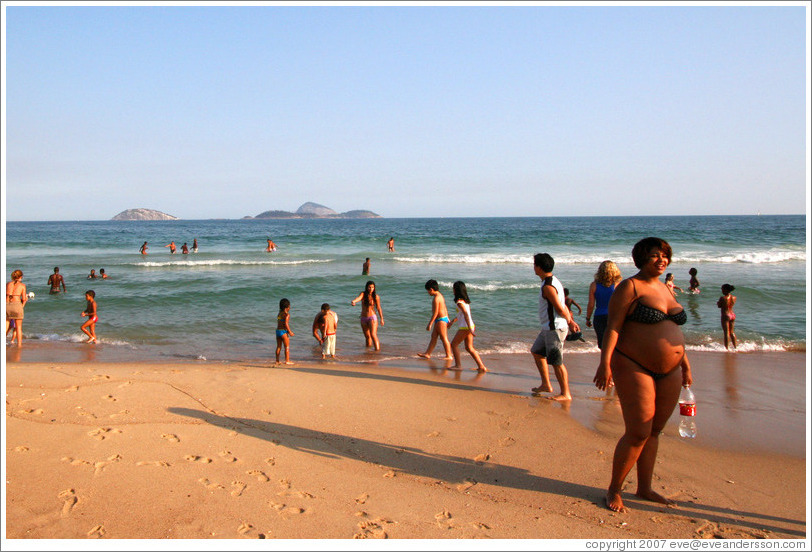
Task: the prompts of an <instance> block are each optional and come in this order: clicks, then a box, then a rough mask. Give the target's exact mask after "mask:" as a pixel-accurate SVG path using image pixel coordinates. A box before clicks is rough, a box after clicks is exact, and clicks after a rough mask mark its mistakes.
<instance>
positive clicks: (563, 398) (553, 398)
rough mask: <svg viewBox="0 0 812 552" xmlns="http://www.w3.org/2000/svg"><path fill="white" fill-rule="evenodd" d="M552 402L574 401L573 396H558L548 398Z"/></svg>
mask: <svg viewBox="0 0 812 552" xmlns="http://www.w3.org/2000/svg"><path fill="white" fill-rule="evenodd" d="M547 398H548V399H550V400H551V401H558V402H566V401H571V400H572V395H556V396H555V397H547Z"/></svg>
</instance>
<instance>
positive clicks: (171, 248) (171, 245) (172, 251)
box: [164, 242, 178, 255]
mask: <svg viewBox="0 0 812 552" xmlns="http://www.w3.org/2000/svg"><path fill="white" fill-rule="evenodd" d="M164 247H168V248H169V253H170V254H171V255H174V254H175V251H177V249H178V248H177V247H175V242H169V243H168V244H166V245H165V246H164Z"/></svg>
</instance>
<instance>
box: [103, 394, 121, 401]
mask: <svg viewBox="0 0 812 552" xmlns="http://www.w3.org/2000/svg"><path fill="white" fill-rule="evenodd" d="M102 399H104V400H106V401H110V402H116V401H117V400H118V399H117V398H115V397H114V396H113V395H103V396H102Z"/></svg>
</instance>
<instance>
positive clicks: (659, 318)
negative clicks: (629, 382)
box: [615, 280, 688, 381]
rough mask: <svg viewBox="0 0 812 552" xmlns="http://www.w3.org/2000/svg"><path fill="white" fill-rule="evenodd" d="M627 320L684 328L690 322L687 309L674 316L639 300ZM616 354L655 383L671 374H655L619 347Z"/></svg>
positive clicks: (635, 291)
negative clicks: (671, 323) (667, 323)
mask: <svg viewBox="0 0 812 552" xmlns="http://www.w3.org/2000/svg"><path fill="white" fill-rule="evenodd" d="M632 286H634V280H632ZM634 293H635V295H637V288H635V290H634ZM626 320H628V321H631V322H639V323H640V324H659V323H660V322H664V321H666V320H669V321H671V322H673V323H674V324H676V325H677V326H682V325H683V324H685V323H686V322H687V321H688V315H687V314H686V313H685V309H682V310H680V311H679V312H675V313H674V314H668V313H665V312H663V311H661V310H658V309H655V308H653V307H649V306H647V305H644V304H643V303H641V302H640V301H639V300H638V301H637V305H636V306H635V307H634V310H633V311H632V312H631V314H629V315H628V316H626ZM615 352H617V353H620V355H621V356H624V357H626V358H628V359H629V360H631V361H632V362H634V363H635V364H637V366H638V367H640V369H641V370H643V371H644V372H645V373H646V374H648V375H649V376H651V378H652V379H653V380H654V381H657V380H661V379H663V378H664V377H666V376H667V375H669V374H670V373H671V371H668V372H655V371H653V370H649V369H648V368H646V367H645V366H643V365H642V364H640V363H639V362H637V361H636V360H634V359H633V358H632V357H630V356H629V355H627V354H626V353H624V352H623V351H621V350H620V349H618V348H617V347H615Z"/></svg>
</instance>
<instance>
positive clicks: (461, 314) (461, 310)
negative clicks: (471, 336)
mask: <svg viewBox="0 0 812 552" xmlns="http://www.w3.org/2000/svg"><path fill="white" fill-rule="evenodd" d="M465 313H468V318H467V319H466V318H465ZM468 320H470V321H471V327H470V328H469V327H468ZM457 328H458V329H460V330H473V329H474V317H473V316H471V305H469V304H468V303H466V302H465V301H463V300H459V301H457Z"/></svg>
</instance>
